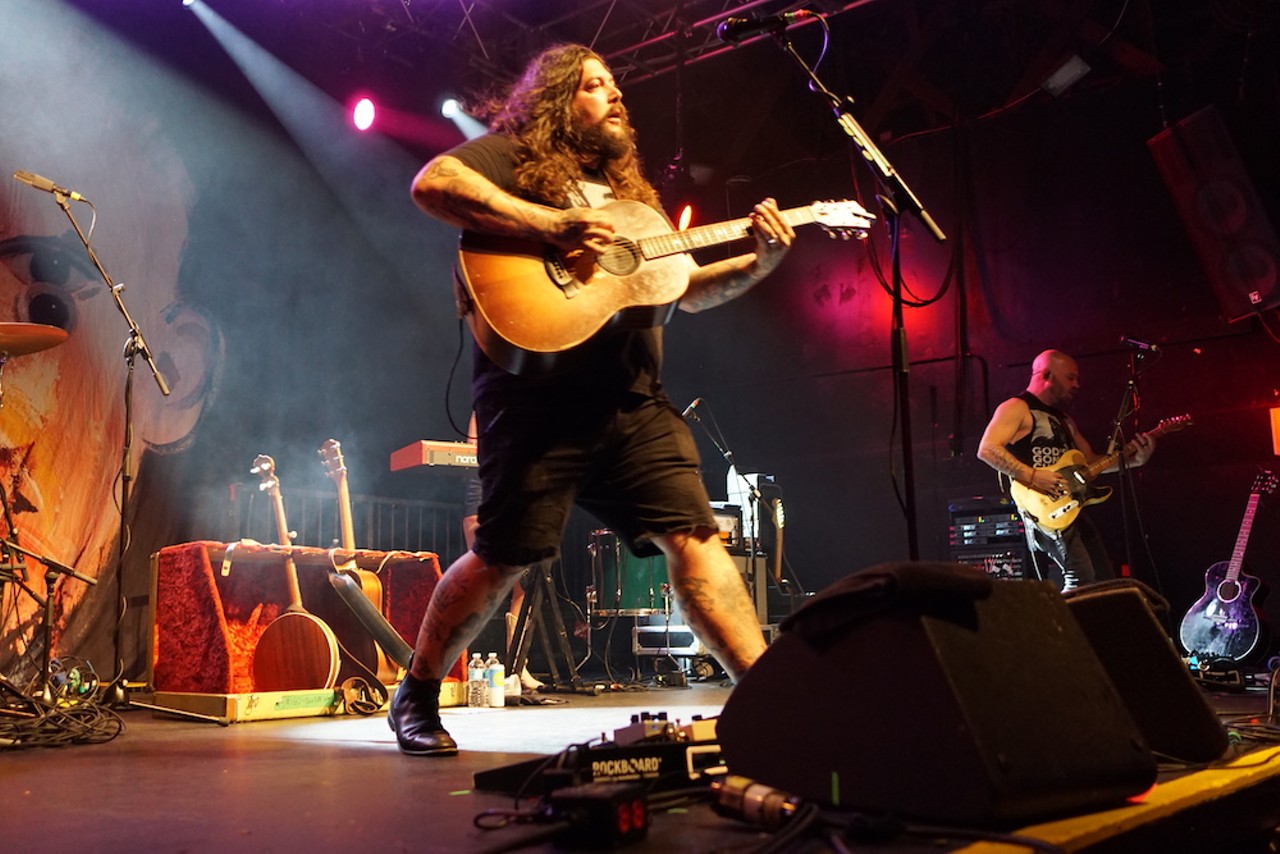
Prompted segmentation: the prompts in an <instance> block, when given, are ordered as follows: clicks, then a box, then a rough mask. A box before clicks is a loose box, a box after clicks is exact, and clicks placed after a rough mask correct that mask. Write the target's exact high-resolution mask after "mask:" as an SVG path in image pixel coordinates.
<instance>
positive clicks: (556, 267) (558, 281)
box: [542, 252, 582, 299]
mask: <svg viewBox="0 0 1280 854" xmlns="http://www.w3.org/2000/svg"><path fill="white" fill-rule="evenodd" d="M542 264H543V266H544V267H545V268H546V271H547V278H549V279H551V281H552V282H553V283H554V284H555V286H556V287H557V288H559V289H560V290H561V292H562V293H563V294H564V295H565V297H566V298H567V299H573V297H574V296H576V295H577V293H578V291H579V290H580V289H581V288H582V284H581V283H580V282H579V281H578V280H577V279H576V278H574V276H573V273H572V272H570V270H569V268H568V267H567V266H565V263H564V258H562V257H561V255H560V253H559V252H548V253H547V254H546V255H545V256H544V257H543V259H542Z"/></svg>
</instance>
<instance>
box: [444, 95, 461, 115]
mask: <svg viewBox="0 0 1280 854" xmlns="http://www.w3.org/2000/svg"><path fill="white" fill-rule="evenodd" d="M461 112H462V107H461V106H460V105H459V104H458V101H457V99H456V98H446V99H445V101H444V103H443V104H441V105H440V115H442V116H444V117H445V118H446V119H452V118H455V117H456V116H458V115H459V114H460V113H461Z"/></svg>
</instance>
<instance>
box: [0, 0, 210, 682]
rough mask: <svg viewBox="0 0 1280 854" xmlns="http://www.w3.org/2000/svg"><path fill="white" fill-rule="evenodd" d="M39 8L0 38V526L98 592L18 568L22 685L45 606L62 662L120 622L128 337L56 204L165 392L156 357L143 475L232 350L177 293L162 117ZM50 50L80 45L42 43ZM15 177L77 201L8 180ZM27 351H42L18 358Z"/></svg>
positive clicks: (16, 624) (66, 25)
mask: <svg viewBox="0 0 1280 854" xmlns="http://www.w3.org/2000/svg"><path fill="white" fill-rule="evenodd" d="M23 5H25V4H20V5H19V8H18V14H19V15H21V14H22V12H24V11H26V10H25V9H23ZM34 5H36V6H41V8H40V9H33V10H32V11H31V20H30V21H29V22H28V24H27V25H24V26H13V25H10V26H6V27H4V28H3V32H0V56H3V57H4V60H3V63H4V65H5V66H6V68H4V69H3V72H2V73H0V123H2V124H3V126H4V128H5V132H4V134H3V136H2V137H0V173H2V174H0V295H2V296H0V343H4V344H6V345H8V346H10V347H12V348H13V350H14V353H15V354H14V355H12V356H11V357H10V358H9V359H8V360H7V361H6V363H5V365H4V369H3V373H2V375H0V381H2V382H3V393H4V397H3V406H0V483H2V484H3V487H4V498H5V500H6V502H7V507H6V509H7V511H8V513H9V515H8V517H7V518H6V520H5V521H4V522H3V523H2V524H3V525H4V529H3V533H4V534H5V536H6V537H7V538H9V539H10V540H12V541H16V542H17V543H18V544H20V545H21V546H22V547H23V548H24V549H26V550H28V551H30V552H32V553H35V554H37V555H40V556H43V557H47V558H49V559H50V560H52V561H54V562H57V563H60V564H62V565H65V566H66V567H68V568H71V569H74V570H75V571H76V572H78V573H79V574H81V575H83V576H86V577H87V578H89V579H91V580H96V581H97V582H98V583H97V584H89V583H86V582H83V581H81V580H79V579H77V578H75V577H71V576H64V575H61V574H59V575H56V576H55V575H52V574H50V576H51V577H52V579H53V580H52V582H51V583H48V584H47V578H46V569H45V566H43V565H42V564H40V563H38V562H37V561H35V560H34V559H31V558H24V560H23V561H22V562H21V564H20V565H18V566H16V567H15V574H16V575H17V576H18V578H17V579H16V580H15V581H13V582H10V583H5V584H3V585H2V590H0V592H2V593H3V605H2V607H0V616H2V617H3V622H2V623H0V670H3V671H4V672H6V673H9V674H11V675H13V676H14V677H15V679H19V678H23V677H29V676H32V675H34V670H35V669H36V668H38V667H39V662H40V657H41V653H42V652H43V640H42V632H41V629H42V626H41V623H42V622H43V608H42V606H41V602H42V601H43V600H44V599H45V598H46V597H47V596H49V595H50V594H52V600H53V601H52V608H51V610H52V615H53V619H52V622H53V625H52V626H51V634H52V642H51V646H52V647H53V648H54V650H57V651H58V652H59V654H67V655H71V654H76V655H83V654H84V650H83V647H82V644H83V643H85V642H86V641H87V640H88V638H89V637H90V635H91V634H96V635H97V636H98V638H99V639H102V638H103V637H105V638H106V639H107V643H110V642H111V641H110V637H111V634H112V630H113V627H114V626H115V624H116V621H117V619H118V616H119V599H118V596H117V584H116V578H115V576H116V569H117V566H118V561H119V551H118V549H119V534H120V530H121V515H120V513H121V509H120V502H121V485H122V477H121V476H122V468H123V467H122V462H124V461H125V458H124V448H125V435H126V383H127V380H128V376H129V373H130V369H129V362H128V361H127V360H126V357H125V353H124V351H125V345H126V343H127V342H129V341H130V340H131V335H130V328H129V325H128V324H127V322H126V320H125V318H124V313H123V312H121V311H120V309H119V308H118V307H117V304H116V301H115V300H114V299H113V297H112V294H111V289H110V288H109V287H108V285H107V281H108V279H106V278H104V277H103V276H102V274H101V273H100V272H99V270H98V269H97V268H96V267H95V266H94V264H93V263H92V262H91V260H90V255H89V253H88V251H87V250H86V248H85V245H84V243H83V242H82V241H81V239H80V238H79V237H78V236H77V235H76V232H75V229H74V228H73V226H72V224H71V221H70V219H69V218H68V214H67V212H66V211H64V210H63V208H62V207H61V206H60V204H59V201H60V200H63V199H65V202H66V204H67V205H68V207H69V210H70V212H71V214H72V215H73V216H74V217H75V220H76V222H77V223H78V224H79V225H80V226H81V228H82V230H83V231H84V233H85V236H86V237H87V239H88V240H89V242H90V245H91V246H92V248H93V250H94V252H95V253H96V255H97V257H98V259H99V261H100V262H101V264H102V266H103V268H104V269H105V271H106V273H107V276H108V277H109V280H110V281H111V282H112V284H113V285H116V286H118V290H119V292H120V295H121V300H122V302H123V304H124V305H125V307H126V308H127V311H128V313H129V314H130V315H131V316H132V318H133V320H134V321H135V323H136V324H137V327H138V328H139V330H140V331H141V333H142V336H143V339H142V340H143V341H144V342H145V343H146V344H147V345H148V346H149V349H150V352H151V354H152V355H153V357H154V360H155V363H156V366H157V368H158V370H159V372H160V374H161V376H163V377H164V379H165V382H166V384H167V386H168V390H169V392H170V393H169V394H168V395H164V394H163V393H162V392H161V387H160V385H159V383H158V382H157V381H155V379H154V378H153V375H152V373H151V371H150V369H149V367H148V365H147V363H146V362H145V361H144V359H142V358H135V359H134V360H133V365H134V367H133V371H132V373H133V381H132V384H131V386H132V393H131V395H130V397H131V402H132V407H131V409H132V412H131V413H130V416H131V417H130V422H131V426H132V437H131V439H132V440H131V442H130V447H129V452H128V461H127V462H128V466H129V468H128V472H129V473H130V475H131V477H137V474H138V470H139V467H140V464H141V461H142V459H143V457H144V455H146V454H148V453H149V452H150V453H171V452H175V451H179V450H181V449H182V448H183V447H184V446H185V445H186V444H187V443H188V442H189V440H190V439H191V437H192V436H193V434H194V430H195V427H196V424H197V422H198V421H199V419H200V417H201V415H202V413H203V411H204V410H205V407H206V404H207V402H208V399H209V396H210V392H211V390H212V388H213V386H214V384H215V383H214V379H215V378H216V372H217V368H218V364H219V356H220V341H221V339H220V336H219V333H218V330H217V328H216V326H215V325H214V324H213V323H212V322H211V321H210V319H209V318H208V316H207V315H206V313H205V312H203V311H202V310H200V309H199V308H198V307H196V306H194V305H192V304H190V303H188V302H185V301H184V300H183V298H182V295H181V294H180V289H179V278H180V275H179V274H180V266H181V261H182V256H183V250H184V248H185V246H186V244H187V240H188V216H189V213H190V210H191V207H192V205H193V203H194V201H195V199H194V194H193V189H192V184H191V181H190V179H189V177H188V173H187V170H186V168H185V166H184V164H183V163H182V161H181V160H180V159H179V157H178V156H177V154H176V153H175V150H174V148H173V147H172V145H171V144H170V143H169V142H168V141H167V140H166V138H165V135H164V133H163V131H162V128H161V125H160V123H159V121H158V120H157V118H156V117H155V116H153V115H151V114H150V113H149V112H148V111H143V110H139V109H136V108H135V107H136V104H135V103H134V101H133V99H131V98H130V94H131V93H132V94H141V93H140V92H138V91H137V87H135V86H132V85H130V83H131V81H130V79H129V75H130V69H129V68H128V67H127V65H128V63H129V62H130V59H129V58H128V57H127V56H125V55H123V54H122V53H120V52H119V51H117V50H115V49H113V48H112V46H111V45H110V44H109V43H107V40H103V39H101V38H97V39H92V40H91V39H88V38H87V37H85V36H84V35H83V33H80V32H79V31H80V28H81V27H82V26H83V24H82V22H80V21H78V20H76V19H75V18H74V16H72V15H70V14H56V13H55V10H53V9H49V8H45V7H44V6H43V4H34ZM49 44H76V45H79V46H80V47H78V48H77V50H75V51H50V50H48V49H47V47H42V46H47V45H49ZM133 62H134V63H135V64H136V60H133ZM17 68H21V69H22V73H16V72H15V69H17ZM132 74H133V76H134V77H136V76H137V69H132ZM68 116H74V117H75V118H74V120H68V118H67V117H68ZM15 172H28V173H33V174H34V175H36V176H38V177H39V178H42V179H44V180H45V181H48V182H52V183H54V184H56V185H59V186H60V187H61V188H65V189H66V190H67V191H68V193H69V195H64V194H55V193H53V192H45V191H43V190H42V189H41V187H40V186H32V185H31V184H29V183H23V182H21V181H18V180H14V179H13V178H12V176H13V173H15ZM35 183H36V184H37V185H39V184H41V183H42V182H41V181H36V182H35ZM33 340H39V341H40V342H41V343H43V344H44V345H46V346H43V347H42V348H41V349H39V350H38V351H36V352H26V353H23V352H22V351H23V350H24V349H31V348H32V344H31V342H32V341H33ZM134 485H135V486H141V485H142V481H140V480H139V481H136V482H135V484H134ZM10 521H11V523H12V527H10ZM14 563H15V564H17V563H18V562H17V561H14ZM18 582H20V583H18ZM86 611H92V613H86ZM116 652H117V651H115V650H111V651H110V653H111V654H115V653H116ZM99 654H100V655H107V654H108V650H106V649H101V650H99ZM93 664H94V665H95V669H96V671H97V675H98V676H99V677H100V678H102V679H106V678H108V677H109V676H110V675H111V673H112V672H113V671H114V670H115V667H116V663H115V662H113V661H111V660H110V657H109V656H108V658H107V659H106V660H97V659H95V660H94V661H93ZM18 674H21V676H19V675H18Z"/></svg>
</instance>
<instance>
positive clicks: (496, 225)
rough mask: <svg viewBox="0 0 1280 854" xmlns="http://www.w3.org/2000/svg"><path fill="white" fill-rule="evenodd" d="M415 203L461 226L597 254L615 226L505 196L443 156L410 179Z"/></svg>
mask: <svg viewBox="0 0 1280 854" xmlns="http://www.w3.org/2000/svg"><path fill="white" fill-rule="evenodd" d="M413 201H414V203H415V204H417V205H418V207H420V208H422V209H423V210H424V211H426V212H427V213H429V214H431V215H432V216H434V217H436V218H437V219H441V220H444V221H445V222H447V223H450V224H451V225H456V226H458V227H459V228H465V229H470V230H472V231H480V232H485V233H487V234H498V235H503V236H507V237H524V238H532V239H534V240H542V241H545V242H547V243H553V244H555V245H556V246H559V247H560V248H561V249H564V250H569V251H571V250H575V249H583V248H586V249H590V250H592V251H594V252H600V251H602V250H603V249H604V247H606V246H607V245H608V244H609V243H611V242H613V232H614V227H613V223H612V222H611V221H610V219H609V217H608V215H607V214H605V213H604V212H602V211H596V210H592V209H591V208H570V209H568V210H559V209H557V208H551V207H547V206H545V205H539V204H534V203H533V202H528V201H525V200H524V199H521V198H519V197H517V196H513V195H511V194H510V193H507V192H505V191H504V190H502V189H501V188H500V187H498V186H497V185H496V184H494V183H493V182H492V181H490V180H489V179H488V178H486V177H484V176H483V175H481V174H480V173H479V172H477V171H475V170H474V169H472V168H470V167H469V166H467V165H465V164H464V163H463V162H462V161H461V160H459V159H457V158H456V157H450V156H449V155H447V154H442V155H440V156H439V157H436V158H435V159H434V160H432V161H431V162H430V163H428V164H427V165H426V166H424V167H422V171H420V172H419V173H418V175H417V177H416V178H414V179H413Z"/></svg>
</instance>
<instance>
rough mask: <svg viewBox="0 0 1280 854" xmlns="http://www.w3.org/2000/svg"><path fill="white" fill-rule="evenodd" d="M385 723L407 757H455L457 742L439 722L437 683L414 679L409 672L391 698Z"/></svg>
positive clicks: (438, 684) (438, 689) (438, 683)
mask: <svg viewBox="0 0 1280 854" xmlns="http://www.w3.org/2000/svg"><path fill="white" fill-rule="evenodd" d="M387 723H388V724H389V725H390V727H391V731H392V732H394V733H395V734H396V742H397V743H398V744H399V745H400V752H401V753H407V754H408V755H410V756H454V755H456V754H457V752H458V744H457V742H455V741H454V740H453V737H452V736H451V735H449V733H447V732H445V729H444V725H443V724H441V723H440V682H439V681H438V680H430V681H425V682H424V681H422V680H420V679H414V678H413V677H412V676H410V675H409V674H408V673H406V674H405V675H404V679H403V680H402V681H401V682H400V687H399V688H397V689H396V695H395V696H394V697H392V698H391V710H390V711H389V712H388V713H387Z"/></svg>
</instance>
